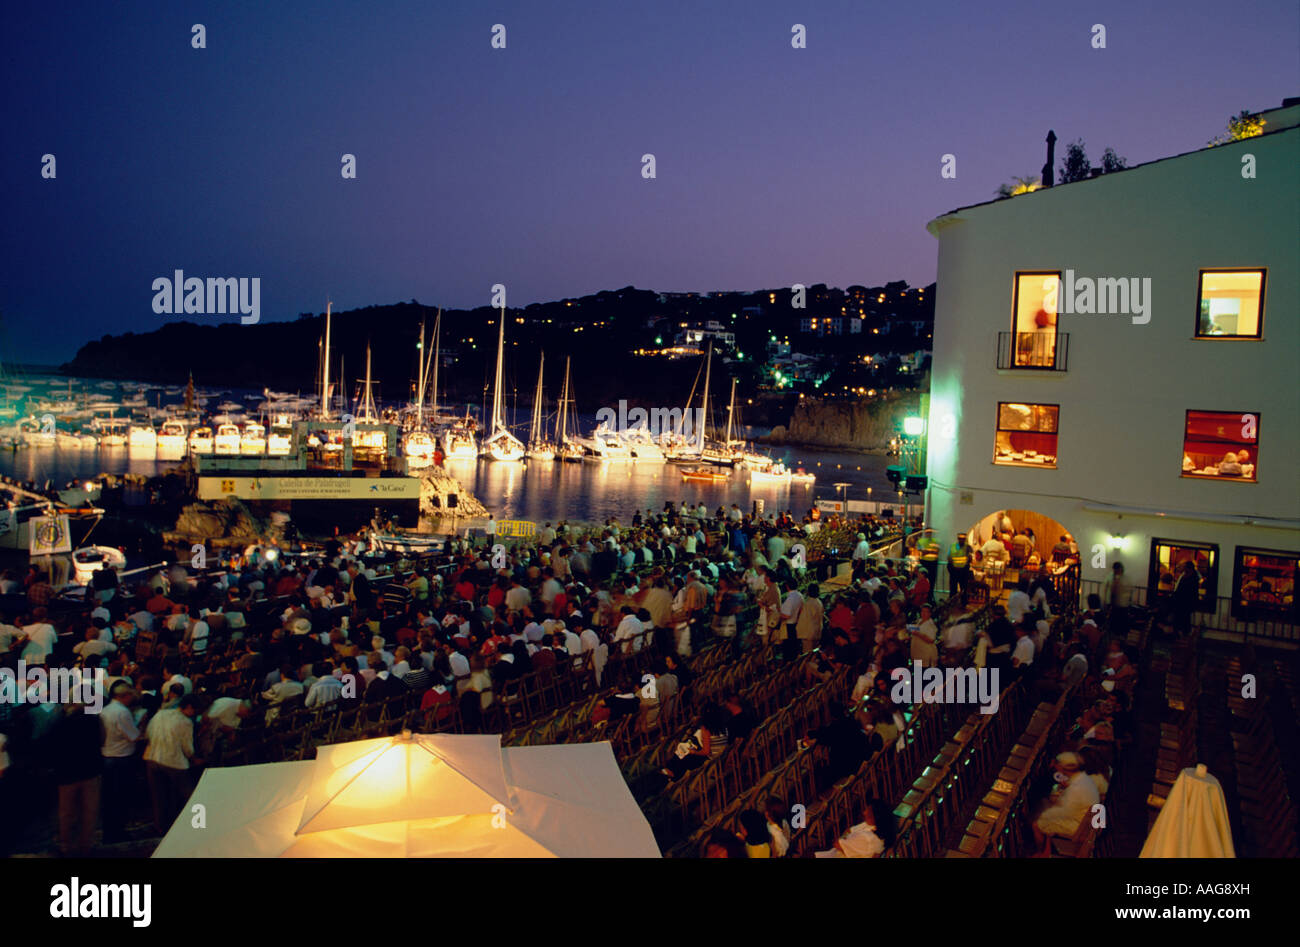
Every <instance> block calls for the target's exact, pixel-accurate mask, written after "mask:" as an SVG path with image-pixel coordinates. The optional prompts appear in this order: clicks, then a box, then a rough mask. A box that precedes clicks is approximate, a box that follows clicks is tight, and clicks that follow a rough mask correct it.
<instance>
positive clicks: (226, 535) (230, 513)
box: [164, 498, 267, 543]
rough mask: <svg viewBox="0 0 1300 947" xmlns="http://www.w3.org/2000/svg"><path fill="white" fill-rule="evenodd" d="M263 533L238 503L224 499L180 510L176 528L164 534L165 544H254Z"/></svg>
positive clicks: (261, 525) (259, 522)
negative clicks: (179, 542) (193, 542)
mask: <svg viewBox="0 0 1300 947" xmlns="http://www.w3.org/2000/svg"><path fill="white" fill-rule="evenodd" d="M266 532H267V525H266V524H265V523H264V522H262V520H260V519H259V518H258V517H257V516H256V515H254V514H253V513H252V511H250V510H249V509H248V507H246V506H245V505H244V504H243V503H242V502H241V501H240V500H238V499H234V498H226V499H222V500H214V501H212V502H211V503H205V502H204V501H202V500H200V501H198V502H196V503H191V504H189V505H188V506H186V507H185V508H184V509H182V510H181V513H180V516H178V517H177V518H176V526H175V528H173V529H172V530H170V531H169V532H167V533H165V534H164V538H165V539H166V540H167V541H169V542H174V541H180V540H186V541H189V540H193V541H195V542H220V541H222V540H229V541H232V542H244V543H247V542H254V541H256V540H257V539H259V538H260V537H262V536H263V535H264V534H265V533H266Z"/></svg>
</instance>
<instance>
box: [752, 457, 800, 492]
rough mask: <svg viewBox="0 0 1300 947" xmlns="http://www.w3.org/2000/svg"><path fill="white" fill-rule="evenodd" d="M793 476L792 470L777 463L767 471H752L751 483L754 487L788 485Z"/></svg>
mask: <svg viewBox="0 0 1300 947" xmlns="http://www.w3.org/2000/svg"><path fill="white" fill-rule="evenodd" d="M791 476H792V475H791V473H790V469H789V468H788V467H786V465H785V464H783V463H781V462H780V461H777V462H776V463H774V464H772V465H771V466H770V467H768V468H767V469H766V470H750V471H749V482H750V484H752V485H754V486H760V485H767V484H788V483H790V478H791Z"/></svg>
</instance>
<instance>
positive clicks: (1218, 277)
mask: <svg viewBox="0 0 1300 947" xmlns="http://www.w3.org/2000/svg"><path fill="white" fill-rule="evenodd" d="M1197 299H1198V300H1199V306H1198V308H1197V312H1196V337H1197V338H1198V339H1225V338H1226V339H1258V338H1260V336H1261V334H1262V333H1261V330H1262V329H1263V324H1264V270H1201V286H1200V292H1199V293H1198V295H1197Z"/></svg>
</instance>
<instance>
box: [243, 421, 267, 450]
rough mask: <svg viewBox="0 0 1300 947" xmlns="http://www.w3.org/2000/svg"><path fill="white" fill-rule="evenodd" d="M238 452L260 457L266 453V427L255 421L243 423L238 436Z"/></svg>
mask: <svg viewBox="0 0 1300 947" xmlns="http://www.w3.org/2000/svg"><path fill="white" fill-rule="evenodd" d="M239 453H240V454H242V455H244V456H246V457H260V456H261V455H263V454H265V453H266V428H264V427H263V426H262V425H260V424H258V423H257V422H256V421H249V422H248V423H247V424H245V425H244V432H243V433H242V434H241V435H240V436H239Z"/></svg>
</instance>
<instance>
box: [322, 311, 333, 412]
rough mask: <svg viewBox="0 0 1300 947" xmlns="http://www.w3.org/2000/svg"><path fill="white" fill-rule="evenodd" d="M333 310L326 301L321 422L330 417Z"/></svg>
mask: <svg viewBox="0 0 1300 947" xmlns="http://www.w3.org/2000/svg"><path fill="white" fill-rule="evenodd" d="M333 308H334V303H333V302H331V301H328V300H327V301H326V303H325V368H324V373H323V374H324V377H323V378H322V380H321V388H320V416H321V420H323V421H328V420H329V417H330V312H331V310H332V309H333Z"/></svg>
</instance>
